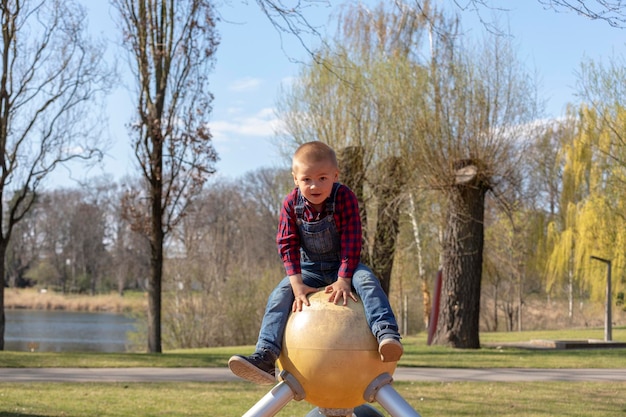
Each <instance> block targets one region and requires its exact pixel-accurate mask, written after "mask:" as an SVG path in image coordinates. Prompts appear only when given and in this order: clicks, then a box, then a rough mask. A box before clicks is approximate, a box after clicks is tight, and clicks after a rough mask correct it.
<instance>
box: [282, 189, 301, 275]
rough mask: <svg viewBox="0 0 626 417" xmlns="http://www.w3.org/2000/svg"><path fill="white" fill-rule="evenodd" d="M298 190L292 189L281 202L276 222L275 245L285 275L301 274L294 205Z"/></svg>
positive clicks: (298, 235) (298, 238) (298, 237)
mask: <svg viewBox="0 0 626 417" xmlns="http://www.w3.org/2000/svg"><path fill="white" fill-rule="evenodd" d="M297 196H298V190H297V189H294V190H293V191H292V192H291V193H289V194H288V195H287V197H285V199H284V200H283V206H282V208H281V210H280V216H279V220H278V233H277V234H276V244H277V246H278V253H279V255H280V258H281V260H282V261H283V265H284V267H285V272H286V273H287V275H289V276H290V275H296V274H299V273H301V268H300V234H299V232H298V225H297V224H296V216H295V211H294V210H295V205H296V199H297Z"/></svg>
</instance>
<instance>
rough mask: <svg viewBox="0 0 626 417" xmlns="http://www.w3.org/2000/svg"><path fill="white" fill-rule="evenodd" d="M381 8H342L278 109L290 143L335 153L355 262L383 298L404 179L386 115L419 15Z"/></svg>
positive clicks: (394, 124) (421, 29)
mask: <svg viewBox="0 0 626 417" xmlns="http://www.w3.org/2000/svg"><path fill="white" fill-rule="evenodd" d="M387 8H388V5H387V4H385V3H381V4H380V5H379V6H378V7H377V8H376V9H375V10H373V11H370V10H369V9H366V8H365V6H363V5H350V6H348V7H346V9H344V10H343V13H342V14H341V15H339V17H338V26H337V33H336V34H335V36H334V37H333V39H332V41H328V42H326V43H324V45H325V46H324V47H322V48H321V49H320V50H319V51H316V53H315V54H314V59H313V60H312V62H311V63H310V65H305V66H303V67H302V70H301V73H300V76H299V77H298V79H297V80H296V81H295V83H293V84H292V85H291V86H290V90H289V91H287V92H286V93H285V94H284V95H283V97H282V102H281V103H280V105H279V106H280V110H281V116H282V118H283V120H284V122H285V126H286V130H287V133H288V135H289V136H290V137H291V138H293V139H294V142H296V143H302V142H306V141H310V140H321V141H324V142H326V143H328V144H330V145H331V146H333V147H334V148H336V149H337V150H338V151H340V159H341V166H342V178H341V180H342V181H343V182H346V183H347V185H349V186H350V187H351V188H352V189H353V190H354V191H355V193H356V194H357V196H359V200H360V210H361V217H362V221H363V224H364V225H365V228H364V250H363V252H362V257H363V258H364V262H365V263H367V264H369V265H370V267H371V268H372V269H373V271H374V273H375V274H376V275H377V276H378V277H379V278H380V280H381V284H382V286H383V289H384V290H385V291H386V292H387V293H389V290H390V286H391V274H392V267H393V261H394V254H395V250H396V244H397V237H398V231H399V227H400V225H399V222H400V214H401V208H402V203H403V197H404V194H405V190H404V186H405V185H406V184H407V182H409V181H410V178H411V176H412V173H411V172H410V170H409V165H407V164H406V163H405V162H406V161H403V160H401V159H400V158H399V155H400V153H399V152H398V150H397V144H398V139H397V137H399V136H404V134H403V133H401V132H399V130H398V129H400V128H402V127H403V126H402V124H401V123H398V120H397V119H396V117H395V115H394V111H395V110H396V109H397V107H398V104H397V101H398V100H397V99H398V97H397V95H395V94H394V93H396V92H397V91H399V90H401V89H402V87H401V86H400V83H399V80H398V79H397V78H396V75H397V74H398V72H399V66H398V65H397V64H398V63H399V62H401V61H402V60H406V58H407V56H408V54H409V53H410V51H411V50H412V46H413V42H415V39H416V38H419V37H420V36H421V35H423V34H424V33H425V27H426V26H425V25H424V22H425V19H424V16H423V15H421V14H420V13H408V12H403V11H401V10H399V9H398V10H396V11H395V12H390V11H388V10H386V9H387ZM405 67H406V66H405ZM403 77H404V78H403V81H410V80H412V79H411V78H410V77H409V76H408V73H405V74H404V75H403ZM410 82H412V83H414V82H413V81H410ZM374 215H375V217H374Z"/></svg>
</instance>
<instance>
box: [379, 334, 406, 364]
mask: <svg viewBox="0 0 626 417" xmlns="http://www.w3.org/2000/svg"><path fill="white" fill-rule="evenodd" d="M378 353H380V359H381V360H382V361H383V362H398V361H399V360H400V357H401V356H402V354H403V353H404V348H403V347H402V343H400V341H399V340H398V339H396V338H395V337H393V336H387V337H386V338H383V339H382V340H381V341H380V343H379V344H378Z"/></svg>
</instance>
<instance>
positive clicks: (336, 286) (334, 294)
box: [324, 277, 357, 306]
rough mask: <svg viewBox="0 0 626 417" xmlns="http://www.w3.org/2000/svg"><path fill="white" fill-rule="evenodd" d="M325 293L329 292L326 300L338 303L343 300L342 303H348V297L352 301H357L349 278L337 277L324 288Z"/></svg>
mask: <svg viewBox="0 0 626 417" xmlns="http://www.w3.org/2000/svg"><path fill="white" fill-rule="evenodd" d="M324 292H325V293H326V294H330V297H328V301H329V302H331V303H335V304H338V303H339V301H340V300H343V305H344V306H347V305H348V297H350V298H352V300H353V301H354V302H356V301H357V298H356V296H355V295H354V293H353V292H352V280H351V279H350V278H341V277H339V278H337V281H335V282H333V283H332V284H331V285H329V286H327V287H326V289H325V290H324Z"/></svg>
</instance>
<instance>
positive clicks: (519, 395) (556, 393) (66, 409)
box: [0, 382, 626, 417]
mask: <svg viewBox="0 0 626 417" xmlns="http://www.w3.org/2000/svg"><path fill="white" fill-rule="evenodd" d="M394 388H395V389H396V390H397V391H398V392H399V393H400V395H402V397H403V398H404V399H405V400H406V401H407V402H408V403H409V404H411V406H412V407H413V408H414V409H415V410H416V411H417V412H419V413H420V414H421V415H422V417H448V416H450V417H452V416H457V417H460V416H466V417H493V416H498V417H509V416H510V417H519V416H525V417H539V416H541V417H548V416H549V417H558V416H578V417H623V416H624V415H626V401H625V399H624V393H625V392H626V383H623V382H622V383H597V382H594V383H591V382H589V383H588V382H580V383H568V382H549V383H545V382H542V383H539V382H532V383H531V382H528V383H487V382H480V383H476V382H472V383H470V382H455V383H408V382H407V383H402V382H399V383H394ZM267 391H268V388H267V387H259V386H255V385H253V384H249V383H246V382H240V383H232V382H231V383H152V384H151V383H132V384H128V383H126V384H118V383H110V384H98V383H87V384H86V383H81V384H78V383H23V384H3V383H0V417H44V416H45V417H53V416H54V417H87V416H99V417H127V416H128V417H130V416H134V417H136V416H144V417H153V416H154V417H160V416H168V417H178V416H181V417H182V416H198V417H207V416H212V417H236V416H241V415H243V414H244V413H245V412H246V411H248V410H249V409H250V408H251V407H252V406H253V405H254V404H255V403H256V402H257V401H258V400H259V399H261V398H262V397H263V395H265V394H266V393H267ZM374 406H375V407H376V408H378V409H379V410H380V411H381V412H383V414H384V415H385V416H388V414H387V413H386V412H384V410H383V409H382V408H380V406H378V405H377V404H374ZM313 408H314V406H312V405H310V404H308V403H306V402H305V401H300V402H297V401H291V402H290V403H289V404H287V405H286V406H285V407H284V408H283V409H282V410H281V411H280V412H279V413H278V414H276V416H278V417H292V416H293V417H296V416H298V417H304V416H305V415H306V414H307V413H308V412H309V411H311V410H312V409H313Z"/></svg>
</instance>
